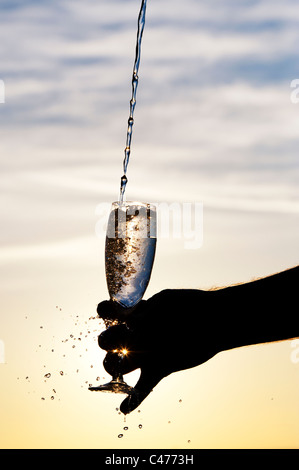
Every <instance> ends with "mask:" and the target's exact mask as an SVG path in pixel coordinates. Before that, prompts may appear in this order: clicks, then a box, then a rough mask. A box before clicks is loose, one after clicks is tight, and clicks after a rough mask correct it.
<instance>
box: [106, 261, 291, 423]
mask: <svg viewBox="0 0 299 470" xmlns="http://www.w3.org/2000/svg"><path fill="white" fill-rule="evenodd" d="M298 283H299V266H296V267H294V268H292V269H289V270H287V271H284V272H281V273H278V274H275V275H272V276H269V277H266V278H264V279H258V280H256V281H252V282H249V283H246V284H240V285H236V286H231V287H227V288H223V289H219V290H211V291H202V290H190V289H183V290H164V291H161V292H160V293H158V294H156V295H154V296H153V297H151V298H150V299H149V300H146V301H141V302H140V303H139V304H138V305H137V307H136V308H135V309H130V310H129V309H123V308H121V307H119V306H118V305H117V304H115V303H114V302H111V301H105V302H102V303H100V304H99V306H98V314H99V316H100V317H101V318H103V319H104V320H105V321H106V322H108V323H109V321H110V322H111V321H113V320H118V321H119V322H123V324H119V325H117V326H111V327H110V328H108V329H107V330H106V331H104V332H103V333H102V334H101V335H100V336H99V346H100V347H101V348H103V349H105V350H107V351H108V354H107V356H106V358H105V360H104V367H105V369H106V370H107V372H108V373H110V374H111V372H112V370H113V361H114V360H113V357H114V356H115V355H113V353H112V351H113V350H114V349H123V348H126V349H127V350H128V354H127V355H126V356H124V360H123V361H122V362H121V366H122V372H123V374H126V373H128V372H131V371H133V370H135V369H138V368H140V369H141V375H140V378H139V380H138V382H137V384H136V385H135V388H134V392H135V393H133V394H132V395H131V396H129V397H127V398H126V399H125V400H124V401H123V403H122V404H121V408H120V409H121V411H122V412H123V413H125V414H127V413H130V412H131V411H133V410H134V409H135V408H137V406H138V405H139V404H140V403H141V402H142V401H143V400H144V399H145V398H146V397H147V396H148V394H149V393H150V392H151V390H152V389H153V388H154V387H155V386H156V385H157V383H158V382H160V380H162V379H163V377H166V376H167V375H169V374H171V373H172V372H175V371H179V370H183V369H188V368H190V367H194V366H197V365H199V364H202V363H203V362H205V361H207V360H209V359H210V358H212V357H213V356H214V355H215V354H217V353H219V352H221V351H226V350H229V349H233V348H238V347H242V346H248V345H251V344H259V343H265V342H273V341H281V340H286V339H289V338H294V337H296V335H298V334H299V322H298V315H296V313H295V311H294V305H296V302H298V299H297V297H298V294H297V292H298ZM124 322H125V324H124Z"/></svg>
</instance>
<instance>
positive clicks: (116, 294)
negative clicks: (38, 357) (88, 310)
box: [89, 202, 157, 394]
mask: <svg viewBox="0 0 299 470" xmlns="http://www.w3.org/2000/svg"><path fill="white" fill-rule="evenodd" d="M156 227H157V226H156V208H155V206H153V205H151V204H148V203H140V202H113V203H112V208H111V211H110V215H109V219H108V226H107V234H106V246H105V270H106V280H107V287H108V292H109V295H110V299H111V300H113V301H114V302H117V303H118V304H119V305H121V306H122V307H123V308H132V307H134V306H135V305H137V304H138V302H140V300H141V299H142V297H143V295H144V293H145V291H146V288H147V286H148V283H149V280H150V276H151V271H152V266H153V262H154V257H155V251H156V242H157V236H156V232H157V228H156ZM115 323H116V322H115ZM127 353H128V352H127V351H126V350H124V349H123V350H114V351H112V352H108V354H107V356H106V357H109V362H110V364H111V359H112V361H113V367H114V374H113V377H112V380H111V382H109V383H107V384H104V385H99V386H97V387H90V388H89V390H92V391H105V392H114V393H127V394H131V393H132V387H130V386H129V385H128V384H126V382H124V380H123V377H122V374H121V373H120V371H119V366H120V364H121V361H122V359H123V357H124V356H125V355H126V354H127ZM104 364H105V361H104Z"/></svg>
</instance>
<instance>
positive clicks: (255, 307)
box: [215, 267, 299, 349]
mask: <svg viewBox="0 0 299 470" xmlns="http://www.w3.org/2000/svg"><path fill="white" fill-rule="evenodd" d="M298 287H299V267H295V268H292V269H289V270H287V271H283V272H281V273H279V274H275V275H273V276H269V277H266V278H264V279H259V280H256V281H253V282H249V283H246V284H242V285H238V286H233V287H228V288H225V289H221V290H219V291H216V292H215V297H217V304H218V306H220V305H221V306H222V311H223V315H225V318H219V322H220V325H221V327H222V329H223V331H224V332H225V333H223V338H222V340H220V341H219V342H220V343H221V342H222V348H224V349H231V348H234V347H238V346H244V345H250V344H258V343H266V342H272V341H280V340H285V339H289V338H293V337H296V336H299V315H298V313H297V305H298Z"/></svg>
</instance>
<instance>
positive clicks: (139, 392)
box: [120, 368, 163, 415]
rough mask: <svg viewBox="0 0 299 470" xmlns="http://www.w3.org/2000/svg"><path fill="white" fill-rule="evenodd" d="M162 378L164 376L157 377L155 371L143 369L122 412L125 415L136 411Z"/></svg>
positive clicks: (121, 406) (124, 402)
mask: <svg viewBox="0 0 299 470" xmlns="http://www.w3.org/2000/svg"><path fill="white" fill-rule="evenodd" d="M162 378H163V377H162V376H157V374H155V372H154V370H152V369H150V368H142V369H141V375H140V377H139V380H138V382H137V383H136V385H135V387H134V389H133V392H132V393H131V394H130V395H129V396H128V397H127V398H126V399H125V400H124V401H123V402H122V404H121V405H120V411H121V412H122V413H124V414H125V415H126V414H129V413H131V411H134V410H135V409H136V408H137V407H138V406H139V405H140V403H141V402H142V401H143V400H144V399H145V398H146V397H147V396H148V395H149V394H150V392H151V391H152V389H153V388H154V387H155V386H156V385H157V383H159V382H160V380H161V379H162Z"/></svg>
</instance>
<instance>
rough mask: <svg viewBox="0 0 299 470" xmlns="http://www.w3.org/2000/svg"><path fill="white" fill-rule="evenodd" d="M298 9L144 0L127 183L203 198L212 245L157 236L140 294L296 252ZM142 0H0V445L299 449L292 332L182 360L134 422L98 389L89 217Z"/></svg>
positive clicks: (111, 179) (265, 2) (282, 261)
mask: <svg viewBox="0 0 299 470" xmlns="http://www.w3.org/2000/svg"><path fill="white" fill-rule="evenodd" d="M296 3H297V2H296V1H295V0H285V1H284V2H279V1H278V0H274V1H273V0H271V1H270V0H260V1H255V0H244V1H243V2H239V1H237V0H221V1H220V0H212V1H211V0H209V1H204V0H202V1H197V0H184V1H182V0H172V1H171V2H169V1H167V0H148V5H147V15H146V26H145V31H144V36H143V44H142V57H141V65H140V73H139V79H140V80H139V87H138V93H137V105H136V110H135V123H134V130H133V139H132V151H131V159H130V163H129V167H128V174H127V176H128V185H127V189H126V195H127V199H128V200H141V201H148V202H156V203H167V204H171V203H179V204H183V203H190V204H194V203H195V202H198V203H201V204H202V207H203V227H202V231H203V244H202V246H201V247H198V248H196V249H187V248H186V244H185V241H184V239H183V237H181V238H178V239H177V238H175V237H171V234H170V237H169V238H168V239H167V238H163V237H161V239H158V244H157V253H156V259H155V264H154V268H153V272H152V277H151V281H150V284H149V287H148V290H147V292H146V295H145V298H148V297H150V296H151V295H153V294H154V293H156V292H159V291H160V290H162V289H164V288H182V287H186V288H199V289H209V288H211V287H215V286H226V285H230V284H234V283H239V282H248V281H250V280H252V279H254V278H257V277H262V276H266V275H270V274H272V273H275V272H279V271H281V270H284V269H287V268H290V267H292V266H295V265H298V261H299V260H298V236H299V220H298V210H299V189H298V188H299V185H298V183H299V164H298V151H297V149H298V143H299V132H298V129H299V104H298V103H295V102H292V100H291V93H292V91H293V88H292V87H291V82H292V81H293V80H294V79H297V78H298V79H299V67H298V60H297V55H298V41H299V32H298V31H299V29H298V22H299V10H298V8H297V4H296ZM139 8H140V2H139V1H137V0H109V1H104V0H97V1H95V0H86V1H85V2H80V1H79V0H72V1H71V0H60V1H58V0H52V1H49V0H43V1H41V0H39V1H34V0H27V1H26V2H25V1H21V0H2V1H1V2H0V23H1V27H0V56H1V62H0V63H1V66H0V80H3V83H4V85H5V102H4V103H0V149H1V153H0V165H1V173H0V187H1V191H2V197H1V200H0V216H1V231H0V242H1V245H0V273H1V297H0V303H1V315H0V340H1V345H4V350H5V363H0V381H1V390H0V396H1V401H0V403H1V406H0V416H1V419H0V422H1V425H0V447H1V448H38V447H40V448H65V447H67V448H82V447H83V448H103V449H105V448H109V449H110V448H196V449H197V448H236V447H239V448H240V447H241V448H242V447H254V448H264V447H270V448H277V447H286V448H290V447H291V448H298V446H299V424H298V423H299V401H298V386H299V378H298V377H299V376H298V368H299V363H298V362H296V361H292V360H291V357H292V352H293V351H294V343H292V342H291V341H283V342H280V343H276V344H270V345H269V344H268V345H259V346H252V347H248V348H240V349H237V350H234V351H229V352H224V353H221V354H219V355H217V356H216V357H215V358H213V359H212V360H210V361H208V363H206V364H204V365H202V366H199V367H196V368H193V369H190V370H188V371H183V372H178V373H176V374H172V375H171V376H170V377H168V378H166V379H164V380H163V381H162V382H161V384H159V385H158V386H157V387H156V388H155V389H154V391H153V392H152V393H151V395H150V396H149V397H148V398H147V399H146V400H145V402H144V403H143V404H142V405H141V406H140V408H139V410H136V412H134V413H132V414H131V415H129V416H127V418H126V423H124V417H123V416H121V415H119V412H118V411H117V408H118V407H119V404H120V398H119V397H117V396H112V395H106V394H104V395H100V394H91V393H90V392H88V390H87V388H88V384H89V383H93V384H94V383H95V382H96V378H97V377H100V381H105V380H107V379H108V377H107V374H106V373H105V371H104V369H103V366H102V360H103V358H104V352H103V351H101V350H100V349H99V348H98V347H97V343H96V341H97V335H98V334H99V333H100V332H101V331H102V329H103V326H102V325H101V323H100V322H99V320H98V319H96V318H95V316H96V306H97V304H98V303H99V302H100V301H101V300H104V299H107V298H108V293H107V287H106V280H105V269H104V237H103V236H101V235H99V233H97V232H96V230H95V227H96V224H97V222H98V221H99V218H100V219H101V213H100V210H99V208H101V207H102V205H103V204H104V203H105V204H106V205H107V204H108V205H109V204H111V202H113V201H115V200H117V198H118V192H119V182H120V177H121V175H122V161H123V150H124V147H125V138H126V127H127V119H128V115H129V100H130V97H131V75H132V68H133V62H134V53H135V40H136V28H137V16H138V12H139ZM281 313H282V315H284V314H285V313H286V312H281ZM198 314H199V315H200V311H199V312H198ZM240 315H242V311H240ZM211 341H212V339H211ZM1 362H4V361H3V360H2V361H1ZM49 374H50V376H49ZM105 374H106V375H105ZM104 377H105V380H104ZM137 378H138V371H136V372H134V373H132V375H131V376H128V382H131V384H134V383H135V382H136V380H137ZM140 424H141V425H142V428H140V427H139V425H140ZM125 426H126V427H128V430H123V428H124V427H125ZM121 434H122V437H118V436H119V435H121Z"/></svg>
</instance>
